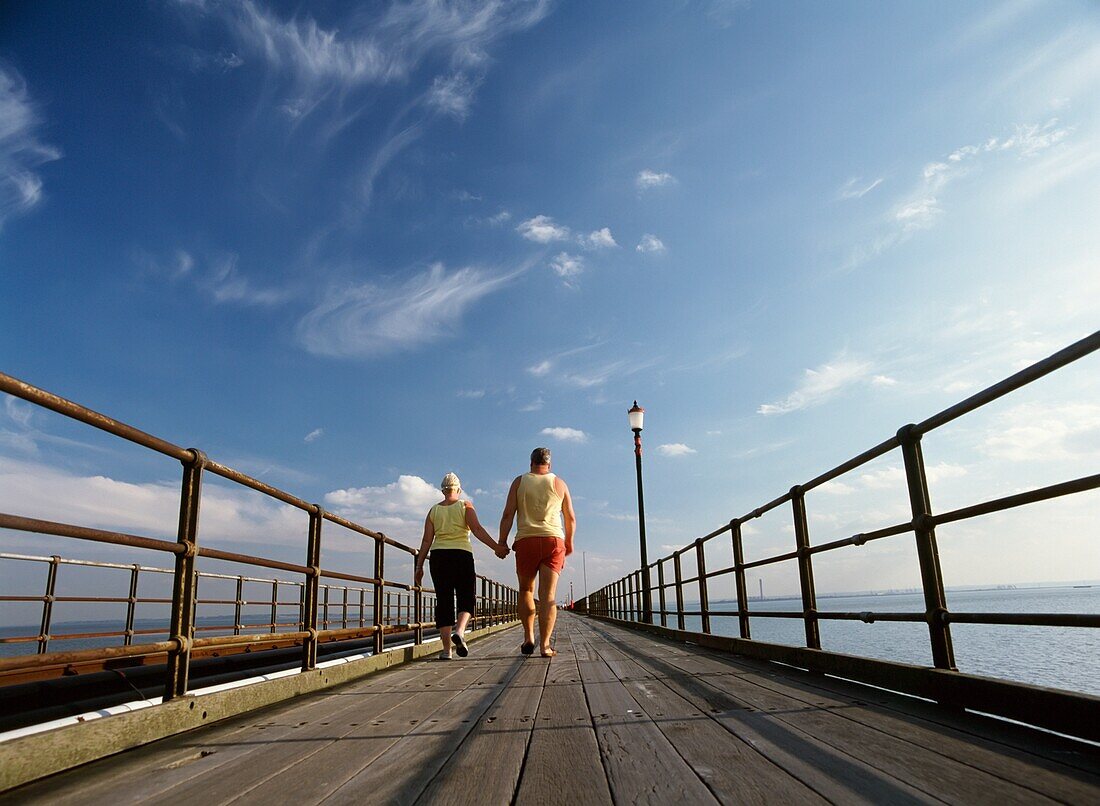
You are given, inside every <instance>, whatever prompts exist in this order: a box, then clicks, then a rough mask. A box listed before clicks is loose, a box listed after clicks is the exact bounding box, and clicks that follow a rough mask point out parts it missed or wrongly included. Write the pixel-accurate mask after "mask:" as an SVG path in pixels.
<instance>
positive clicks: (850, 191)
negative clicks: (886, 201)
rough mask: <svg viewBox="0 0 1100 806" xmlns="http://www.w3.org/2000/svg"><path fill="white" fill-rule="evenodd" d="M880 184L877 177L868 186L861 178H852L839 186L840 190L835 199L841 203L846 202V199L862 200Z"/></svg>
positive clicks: (879, 179) (880, 180)
mask: <svg viewBox="0 0 1100 806" xmlns="http://www.w3.org/2000/svg"><path fill="white" fill-rule="evenodd" d="M882 182H883V180H882V177H879V178H878V179H875V180H874V181H872V182H871V183H870V184H868V183H866V181H865V180H864V179H863V177H861V176H854V177H852V178H851V179H849V180H848V181H847V182H845V183H844V185H843V186H841V188H840V190H839V191H837V198H838V199H841V200H842V201H847V200H848V199H862V198H863V197H864V196H866V195H867V194H868V193H870V192H871V191H872V190H874V189H875V188H877V187H878V186H879V185H881V184H882Z"/></svg>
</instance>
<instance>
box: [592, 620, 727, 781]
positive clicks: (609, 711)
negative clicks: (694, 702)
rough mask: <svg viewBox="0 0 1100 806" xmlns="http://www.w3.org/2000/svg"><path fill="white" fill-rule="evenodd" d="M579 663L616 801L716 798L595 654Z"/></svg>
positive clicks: (601, 752)
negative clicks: (592, 657)
mask: <svg viewBox="0 0 1100 806" xmlns="http://www.w3.org/2000/svg"><path fill="white" fill-rule="evenodd" d="M577 638H578V636H577V634H576V633H575V634H574V636H573V644H574V646H581V645H582V644H583V642H578V640H577ZM589 651H590V654H592V655H593V656H595V654H596V653H595V650H594V649H591V648H590V650H589ZM578 666H579V667H580V672H581V680H582V681H583V683H584V692H585V696H586V697H587V699H588V705H589V711H590V713H591V715H592V721H593V724H594V726H595V729H596V740H597V743H598V745H599V748H600V757H601V759H602V760H603V764H604V769H605V770H606V771H607V781H608V785H609V786H610V788H611V793H612V796H613V797H614V799H615V802H617V803H669V802H674V801H683V800H686V801H688V802H691V803H716V802H717V801H716V800H715V798H714V795H712V794H711V792H710V790H708V789H707V787H706V785H705V784H703V782H702V781H700V780H699V778H698V776H696V774H695V772H694V771H693V770H692V769H691V767H690V766H689V765H688V764H687V763H686V762H685V761H684V760H683V759H682V758H681V757H680V755H679V753H677V752H676V748H675V747H673V745H672V744H671V743H670V742H669V741H668V739H666V738H665V736H664V734H662V733H661V731H660V730H659V729H658V728H657V726H656V725H655V724H653V720H651V719H650V718H649V717H648V716H647V715H646V714H645V712H644V711H643V710H642V709H641V708H640V707H639V706H638V703H637V702H635V701H634V698H633V697H631V696H630V694H629V692H628V691H627V690H626V688H625V687H624V686H623V684H622V683H621V682H620V681H619V680H618V679H617V678H616V677H615V675H614V673H613V672H612V671H611V669H610V668H608V666H607V664H606V663H604V662H603V661H602V660H600V659H599V658H598V657H595V659H594V660H586V661H579V662H578Z"/></svg>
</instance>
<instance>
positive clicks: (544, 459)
mask: <svg viewBox="0 0 1100 806" xmlns="http://www.w3.org/2000/svg"><path fill="white" fill-rule="evenodd" d="M531 464H533V465H548V464H550V449H549V448H535V449H534V450H533V451H531Z"/></svg>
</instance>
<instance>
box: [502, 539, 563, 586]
mask: <svg viewBox="0 0 1100 806" xmlns="http://www.w3.org/2000/svg"><path fill="white" fill-rule="evenodd" d="M512 550H513V551H515V553H516V573H517V574H518V575H519V576H521V577H533V576H537V575H538V572H539V567H540V566H543V565H545V566H546V567H547V568H549V569H550V570H551V571H554V572H556V573H559V574H560V573H561V569H563V568H564V567H565V541H564V540H562V539H561V538H560V537H525V538H523V539H522V540H517V541H516V542H515V543H514V544H513V545H512Z"/></svg>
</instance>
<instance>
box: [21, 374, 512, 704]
mask: <svg viewBox="0 0 1100 806" xmlns="http://www.w3.org/2000/svg"><path fill="white" fill-rule="evenodd" d="M0 391H2V392H6V393H8V394H10V395H13V396H15V397H19V398H22V399H23V400H26V401H27V402H29V403H32V404H34V405H37V406H41V407H43V408H47V409H50V410H52V411H55V412H57V413H59V414H61V415H64V416H66V417H69V418H71V419H73V420H77V421H79V422H82V423H85V424H87V425H90V426H92V427H94V428H97V429H99V430H101V431H104V432H106V433H108V434H111V435H113V436H115V437H118V438H121V439H124V440H127V441H129V442H132V443H134V444H136V445H139V446H141V447H143V448H147V449H148V450H151V451H155V452H157V453H160V454H162V455H164V456H167V457H169V458H171V459H175V460H177V461H179V462H180V463H181V464H182V465H183V478H182V485H181V491H180V497H179V513H180V515H179V526H178V529H177V536H176V540H175V541H171V540H164V539H158V538H153V537H149V536H146V535H136V534H129V533H126V532H119V531H111V530H108V529H100V528H92V527H87V526H81V525H78V524H69V523H61V522H55V521H49V520H43V519H39V518H32V517H27V516H24V515H19V514H12V513H0V530H12V531H17V532H24V533H32V534H42V535H51V536H56V537H65V538H73V539H76V540H81V541H88V542H93V543H104V544H110V545H114V546H121V547H127V548H132V549H141V550H146V551H153V552H161V553H162V554H168V555H172V557H173V558H174V565H173V567H172V568H161V567H154V566H149V565H145V564H142V563H133V564H123V563H111V562H100V561H96V560H88V559H75V558H67V557H61V556H49V557H42V556H34V555H19V554H11V553H3V554H0V561H9V562H32V563H41V564H43V565H44V566H45V575H46V579H45V584H44V593H43V594H41V595H40V596H39V595H12V594H5V595H0V603H13V604H14V603H23V604H26V603H33V602H41V604H42V609H41V618H40V626H39V629H38V630H37V632H36V633H34V634H26V635H13V636H7V637H2V638H0V645H4V644H20V643H36V644H37V652H36V653H35V654H34V655H26V654H24V655H18V656H15V657H8V658H0V683H2V681H3V680H4V678H5V676H7V675H14V674H17V673H19V672H21V671H25V670H30V669H44V668H47V667H71V666H72V665H73V664H80V663H88V664H92V665H95V664H102V663H103V662H104V661H107V660H111V659H117V658H137V657H148V656H162V655H163V656H164V658H165V664H166V673H165V683H164V695H163V698H164V700H169V699H172V698H173V697H178V696H180V695H182V694H184V693H186V692H187V690H188V675H189V670H190V662H191V655H192V652H193V651H195V650H202V649H209V648H214V647H220V648H225V647H249V648H252V647H262V646H263V645H275V644H279V645H286V644H287V642H292V643H295V644H300V645H301V647H302V663H301V668H302V670H303V671H309V670H311V669H314V668H316V666H317V648H318V645H319V644H320V643H322V642H327V641H333V640H346V639H354V638H364V637H370V638H371V639H372V641H373V644H372V651H373V652H374V653H375V654H377V653H380V652H382V651H383V650H384V649H385V638H386V636H387V635H392V634H394V633H398V632H406V633H407V632H411V633H412V640H413V642H414V643H416V644H420V643H422V642H423V640H424V630H425V629H432V628H434V627H435V622H434V620H430V619H428V618H427V617H426V614H427V613H428V612H429V611H428V608H430V607H434V604H435V591H434V590H432V589H431V588H426V587H424V586H417V585H414V584H411V583H407V582H402V581H400V580H397V579H391V578H387V577H386V560H387V552H386V550H387V548H389V549H390V550H391V551H397V552H398V553H399V554H401V555H402V556H406V557H412V556H415V555H416V554H417V549H415V548H413V547H411V546H407V545H405V544H403V543H401V542H399V541H397V540H394V539H393V538H391V537H388V536H387V535H385V534H384V533H382V532H379V531H375V530H372V529H369V528H367V527H365V526H363V525H361V524H358V523H355V522H354V521H351V520H348V519H346V518H343V517H341V516H339V515H337V514H335V513H332V512H328V511H326V510H324V509H323V508H322V507H321V506H319V505H318V504H312V503H309V502H307V501H305V500H304V499H302V498H299V497H297V496H295V495H292V494H291V493H288V492H286V491H284V490H281V489H279V488H277V487H273V486H271V485H269V484H266V483H264V482H262V481H260V480H259V479H256V478H253V477H252V476H249V475H247V474H245V473H241V472H240V471H237V470H234V469H233V468H230V467H227V466H225V465H223V464H220V463H218V462H216V461H213V460H211V459H209V458H208V457H207V456H206V455H205V454H204V453H203V452H202V451H200V450H197V449H194V448H181V447H180V446H178V445H174V444H172V443H171V442H168V441H167V440H164V439H161V438H159V437H155V436H153V435H151V434H148V433H146V432H144V431H141V430H140V429H137V428H134V427H133V426H130V425H127V424H126V423H123V422H120V421H119V420H115V419H114V418H111V417H108V416H106V415H104V414H100V413H99V412H96V411H93V410H91V409H89V408H87V407H84V406H81V405H79V404H77V403H74V402H72V401H70V400H66V399H65V398H62V397H59V396H58V395H55V394H52V393H50V392H46V391H45V390H43V389H39V388H38V387H35V386H32V385H31V384H28V383H26V382H24V381H21V380H19V379H17V378H13V377H11V376H10V375H6V374H4V373H0ZM206 473H211V474H213V475H216V476H218V477H220V478H223V479H226V480H228V481H230V482H232V483H235V484H238V485H241V486H243V487H246V488H248V489H251V490H254V491H256V492H258V493H261V494H262V495H265V496H267V497H269V498H272V499H275V500H277V501H279V502H281V503H283V504H286V505H288V506H291V507H294V508H296V509H298V510H300V511H302V512H304V513H306V514H307V515H308V517H309V525H308V529H307V530H306V534H305V535H304V540H303V546H302V550H303V554H304V556H303V560H304V562H301V563H294V562H287V561H284V560H279V559H274V558H270V557H261V556H257V555H252V554H242V553H238V552H232V551H225V550H222V549H216V548H213V547H209V546H206V545H200V543H199V534H200V532H199V527H198V519H199V513H200V508H201V501H202V480H203V477H204V474H206ZM325 522H328V523H331V524H333V525H335V526H339V527H342V528H344V529H347V530H349V531H351V532H353V533H355V534H357V535H359V536H361V537H363V538H365V539H367V540H368V541H370V542H369V543H368V545H371V544H373V549H374V551H373V561H374V567H373V572H372V574H371V575H370V576H366V575H358V574H351V573H348V572H346V571H337V570H334V569H326V568H323V567H322V566H321V545H322V525H323V523H325ZM199 558H204V559H208V560H217V561H222V562H228V563H235V564H239V565H245V566H249V567H254V568H262V569H266V570H270V571H276V572H282V573H284V574H292V575H296V576H298V577H300V578H299V579H286V578H280V577H267V578H261V577H256V576H250V575H246V574H241V575H230V574H220V573H214V572H210V571H203V570H200V569H199V568H198V561H199ZM63 565H80V566H84V567H90V568H100V569H114V570H125V571H128V572H129V574H130V577H129V590H128V594H127V595H125V596H122V595H96V596H89V595H81V594H65V593H64V592H63V591H59V589H58V582H57V578H58V574H57V572H58V568H60V567H61V566H63ZM143 574H144V575H145V576H146V577H147V576H148V575H150V574H157V575H161V576H163V577H166V578H168V579H169V580H170V583H171V589H170V591H169V592H168V593H167V594H166V595H161V596H139V595H138V590H139V587H138V586H139V581H140V580H141V578H142V575H143ZM204 580H206V581H208V582H209V581H212V580H230V581H232V582H233V583H234V584H235V586H236V588H235V590H236V595H235V597H233V598H226V597H225V596H222V597H216V596H214V597H209V598H205V599H203V598H200V597H199V595H198V589H199V584H200V582H203V581H204ZM326 580H327V581H326ZM478 580H479V584H480V591H479V592H478V596H477V602H478V606H477V610H478V612H477V613H476V614H475V617H476V618H478V619H479V620H480V621H481V623H486V624H496V623H503V622H509V621H513V620H515V619H516V617H517V606H518V601H519V598H518V597H519V594H518V591H517V590H516V589H515V588H512V587H509V586H507V585H504V584H502V583H500V582H497V581H496V580H492V579H489V578H488V577H484V576H481V575H478ZM337 581H338V582H340V583H353V584H352V585H344V584H336V583H337ZM257 584H264V585H269V586H270V593H269V594H268V595H267V597H266V598H264V599H262V600H261V599H257V597H255V596H248V597H246V596H245V595H244V592H243V588H244V586H245V585H257ZM288 592H292V594H291V596H290V597H289V598H287V597H286V594H287V593H288ZM281 596H282V597H283V598H280V597H281ZM349 597H350V598H349ZM58 602H66V603H84V604H92V603H96V604H126V605H127V612H126V617H125V620H124V624H123V626H122V628H121V629H119V630H93V631H90V632H83V633H82V632H70V633H58V634H53V632H52V631H53V621H54V605H55V604H56V603H58ZM139 605H161V606H164V605H169V606H170V608H171V614H170V616H169V617H168V619H167V620H166V621H164V623H163V626H162V627H158V628H155V629H154V628H152V627H142V628H138V627H137V616H136V614H137V608H138V606H139ZM229 605H232V606H233V608H234V611H233V615H232V623H224V624H223V623H216V622H211V623H205V622H204V623H198V622H197V621H196V618H197V613H198V609H199V607H200V606H202V607H203V608H207V607H211V606H219V607H225V606H229ZM250 606H263V607H264V608H265V612H266V614H267V616H266V618H265V619H264V620H262V621H260V622H257V623H246V622H245V620H243V618H242V608H246V607H250ZM288 610H291V611H293V612H294V616H293V617H290V616H286V615H284V614H285V613H286V612H287V611H288ZM368 613H369V618H368ZM226 617H228V616H226ZM254 630H259V631H262V632H248V631H254ZM206 632H226V633H230V632H231V634H226V635H215V636H208V637H196V634H197V633H206ZM161 635H164V636H166V640H163V641H147V642H146V643H134V639H135V638H141V639H142V640H146V639H147V638H148V637H149V636H153V637H156V636H161ZM102 638H120V639H122V643H121V645H117V646H107V647H96V648H91V649H80V650H72V651H50V644H51V643H55V644H56V643H63V642H72V641H77V640H85V641H86V640H95V639H102Z"/></svg>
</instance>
